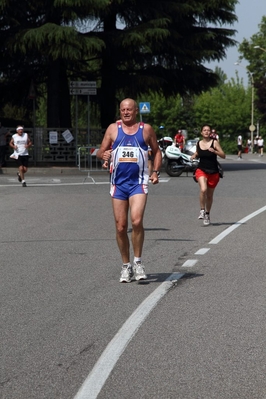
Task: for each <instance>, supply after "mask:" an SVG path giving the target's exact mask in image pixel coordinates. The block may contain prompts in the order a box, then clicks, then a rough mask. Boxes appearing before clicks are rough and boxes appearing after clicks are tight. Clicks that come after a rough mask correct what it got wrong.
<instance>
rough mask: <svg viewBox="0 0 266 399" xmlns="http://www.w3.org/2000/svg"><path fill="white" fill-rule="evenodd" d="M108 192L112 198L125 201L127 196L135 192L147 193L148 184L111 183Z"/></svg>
mask: <svg viewBox="0 0 266 399" xmlns="http://www.w3.org/2000/svg"><path fill="white" fill-rule="evenodd" d="M110 194H111V197H112V198H116V199H121V200H125V201H127V200H128V199H129V197H132V196H133V195H136V194H148V184H137V185H132V184H122V185H114V184H111V189H110Z"/></svg>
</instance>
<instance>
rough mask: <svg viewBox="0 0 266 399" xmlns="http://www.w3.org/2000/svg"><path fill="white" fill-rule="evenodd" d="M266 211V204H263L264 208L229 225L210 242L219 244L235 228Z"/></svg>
mask: <svg viewBox="0 0 266 399" xmlns="http://www.w3.org/2000/svg"><path fill="white" fill-rule="evenodd" d="M265 211H266V206H263V207H262V208H260V209H258V210H257V211H255V212H253V213H251V214H249V215H248V216H246V217H244V218H243V219H241V220H239V221H238V222H236V223H235V224H233V225H232V226H230V227H228V228H227V229H226V230H225V231H223V232H222V233H221V234H218V236H216V237H215V238H214V239H213V240H211V241H210V242H209V244H218V243H219V242H220V241H221V240H222V239H223V238H225V237H226V236H227V235H228V234H230V233H232V231H234V230H235V229H237V228H238V227H239V226H241V225H242V224H244V223H246V222H247V221H248V220H250V219H252V218H254V217H255V216H257V215H259V214H260V213H262V212H265Z"/></svg>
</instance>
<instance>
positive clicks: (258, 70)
mask: <svg viewBox="0 0 266 399" xmlns="http://www.w3.org/2000/svg"><path fill="white" fill-rule="evenodd" d="M265 43H266V16H263V17H262V20H261V23H260V25H259V32H258V33H256V34H254V35H253V36H251V38H250V40H247V39H244V40H243V42H242V43H241V44H240V46H239V52H240V54H241V56H240V60H242V59H246V60H247V61H248V62H249V65H248V66H247V69H248V71H250V73H252V74H253V79H254V87H255V91H256V99H255V108H257V109H258V110H259V111H260V113H261V119H262V120H263V121H264V122H265V121H266V48H265Z"/></svg>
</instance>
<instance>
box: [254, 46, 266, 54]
mask: <svg viewBox="0 0 266 399" xmlns="http://www.w3.org/2000/svg"><path fill="white" fill-rule="evenodd" d="M254 48H259V49H260V50H261V51H264V52H265V53H266V49H265V48H263V47H260V46H254Z"/></svg>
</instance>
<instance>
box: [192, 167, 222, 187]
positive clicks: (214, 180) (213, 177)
mask: <svg viewBox="0 0 266 399" xmlns="http://www.w3.org/2000/svg"><path fill="white" fill-rule="evenodd" d="M201 176H203V177H206V179H207V186H208V187H210V188H215V187H216V186H217V184H218V183H219V180H220V176H219V173H206V172H203V170H201V169H197V170H196V173H195V177H196V179H197V180H199V177H201Z"/></svg>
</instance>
